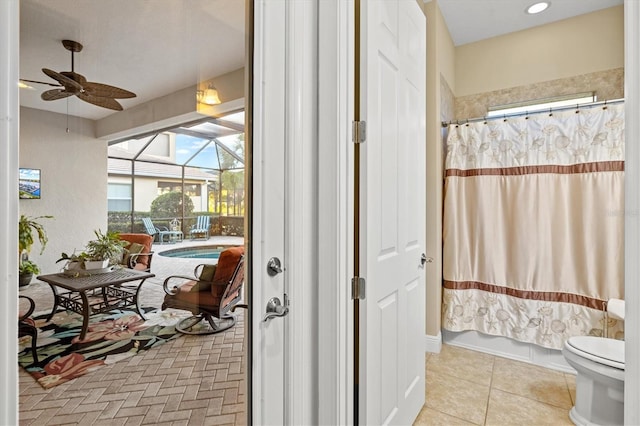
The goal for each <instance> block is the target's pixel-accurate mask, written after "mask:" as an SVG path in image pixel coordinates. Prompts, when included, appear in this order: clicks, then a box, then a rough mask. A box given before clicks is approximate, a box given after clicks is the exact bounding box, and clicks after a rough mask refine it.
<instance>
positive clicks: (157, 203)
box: [150, 191, 193, 218]
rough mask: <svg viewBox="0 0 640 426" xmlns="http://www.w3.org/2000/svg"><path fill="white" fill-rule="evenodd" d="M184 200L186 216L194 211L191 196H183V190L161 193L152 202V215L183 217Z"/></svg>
mask: <svg viewBox="0 0 640 426" xmlns="http://www.w3.org/2000/svg"><path fill="white" fill-rule="evenodd" d="M183 202H184V215H185V217H187V216H189V215H191V212H193V201H191V198H190V197H184V200H183V197H182V192H179V191H172V192H167V193H165V194H162V195H159V196H158V197H157V198H156V199H155V200H153V201H152V202H151V208H150V213H151V217H157V218H174V217H182V203H183Z"/></svg>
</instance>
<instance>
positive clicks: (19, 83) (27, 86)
mask: <svg viewBox="0 0 640 426" xmlns="http://www.w3.org/2000/svg"><path fill="white" fill-rule="evenodd" d="M18 87H19V88H20V89H31V90H35V88H34V87H32V86H29V85H28V84H27V83H25V82H24V81H18Z"/></svg>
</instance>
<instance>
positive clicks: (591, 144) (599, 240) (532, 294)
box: [442, 104, 624, 349]
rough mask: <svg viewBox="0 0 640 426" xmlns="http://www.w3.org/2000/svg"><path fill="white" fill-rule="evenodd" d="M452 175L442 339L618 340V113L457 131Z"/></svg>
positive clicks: (589, 112)
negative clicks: (471, 335) (458, 335)
mask: <svg viewBox="0 0 640 426" xmlns="http://www.w3.org/2000/svg"><path fill="white" fill-rule="evenodd" d="M445 169H446V172H445V198H444V218H443V239H444V241H443V280H444V282H443V286H444V289H443V310H442V311H443V314H442V315H443V318H442V324H443V327H444V328H445V329H447V330H451V331H464V330H476V331H479V332H482V333H485V334H490V335H500V336H506V337H509V338H513V339H516V340H518V341H522V342H528V343H534V344H537V345H540V346H543V347H546V348H552V349H561V348H562V345H563V344H564V341H565V340H566V339H568V338H569V337H571V336H574V335H598V336H602V335H605V336H608V337H618V338H619V337H620V336H621V333H622V330H621V324H619V322H617V321H615V320H611V319H607V317H606V315H605V313H604V309H605V307H606V301H607V300H608V299H610V298H620V299H622V298H624V282H623V259H624V232H623V224H624V106H623V105H621V104H617V105H608V106H604V107H602V106H599V107H592V108H580V109H578V110H572V111H563V112H553V113H551V112H546V113H541V114H535V115H529V116H521V117H517V118H506V119H499V120H487V121H485V122H482V121H480V122H475V123H467V124H458V125H455V124H454V125H450V127H449V135H448V138H447V157H446V167H445Z"/></svg>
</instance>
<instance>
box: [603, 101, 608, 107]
mask: <svg viewBox="0 0 640 426" xmlns="http://www.w3.org/2000/svg"><path fill="white" fill-rule="evenodd" d="M607 108H608V107H607V100H606V99H605V100H604V106H603V107H602V109H607Z"/></svg>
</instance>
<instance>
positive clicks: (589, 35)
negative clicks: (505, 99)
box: [449, 6, 624, 96]
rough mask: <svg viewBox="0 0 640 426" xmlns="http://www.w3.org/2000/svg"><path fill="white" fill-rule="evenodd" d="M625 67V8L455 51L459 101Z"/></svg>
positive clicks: (599, 12)
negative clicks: (476, 94)
mask: <svg viewBox="0 0 640 426" xmlns="http://www.w3.org/2000/svg"><path fill="white" fill-rule="evenodd" d="M623 66H624V9H623V6H618V7H613V8H609V9H603V10H600V11H597V12H593V13H589V14H586V15H581V16H577V17H575V18H571V19H566V20H563V21H559V22H555V23H551V24H547V25H543V26H540V27H536V28H532V29H528V30H524V31H519V32H516V33H512V34H508V35H504V36H499V37H494V38H491V39H487V40H483V41H479V42H476V43H469V44H466V45H463V46H458V47H457V48H456V69H455V74H456V78H455V85H451V82H449V83H450V85H451V88H452V89H453V91H454V93H455V94H456V96H467V95H471V94H475V93H483V92H490V91H494V90H500V89H504V88H509V87H517V86H522V85H527V84H531V83H538V82H541V81H549V80H556V79H560V78H566V77H572V76H576V75H582V74H588V73H592V72H596V71H604V70H610V69H615V68H621V67H623Z"/></svg>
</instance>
